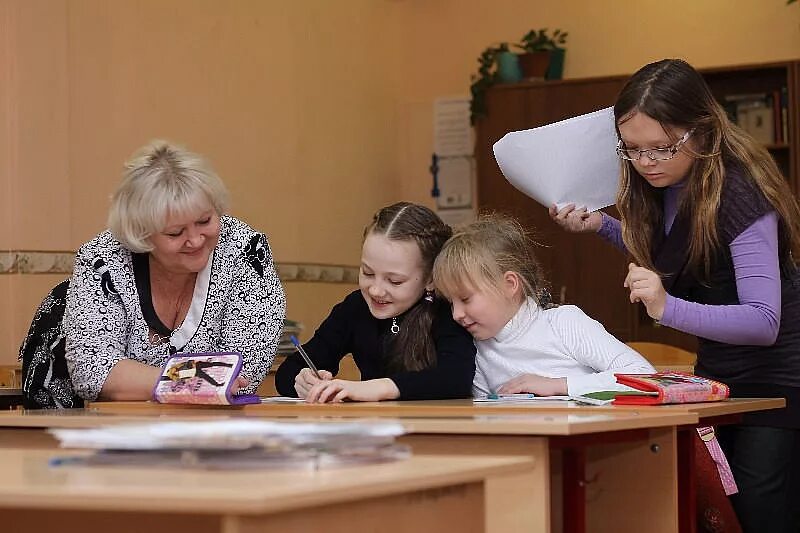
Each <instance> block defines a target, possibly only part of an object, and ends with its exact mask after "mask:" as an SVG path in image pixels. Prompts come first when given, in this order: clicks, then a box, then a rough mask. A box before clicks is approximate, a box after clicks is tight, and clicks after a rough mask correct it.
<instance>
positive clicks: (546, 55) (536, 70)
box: [519, 50, 550, 80]
mask: <svg viewBox="0 0 800 533" xmlns="http://www.w3.org/2000/svg"><path fill="white" fill-rule="evenodd" d="M549 65H550V51H549V50H545V51H542V52H529V53H527V54H520V55H519V68H520V69H521V70H522V77H523V78H524V79H526V80H543V79H544V75H545V74H546V73H547V67H548V66H549Z"/></svg>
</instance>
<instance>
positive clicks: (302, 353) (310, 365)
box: [289, 335, 322, 379]
mask: <svg viewBox="0 0 800 533" xmlns="http://www.w3.org/2000/svg"><path fill="white" fill-rule="evenodd" d="M289 339H290V340H291V341H292V344H294V347H295V348H297V351H298V352H299V353H300V356H301V357H302V358H303V361H305V362H306V365H308V368H310V369H311V371H312V372H313V373H314V375H315V376H317V379H322V376H320V375H319V370H317V367H316V366H314V362H313V361H311V358H310V357H309V356H308V354H307V353H306V351H305V350H304V349H303V347H302V346H300V341H298V340H297V337H295V336H294V335H292V336H291V337H289Z"/></svg>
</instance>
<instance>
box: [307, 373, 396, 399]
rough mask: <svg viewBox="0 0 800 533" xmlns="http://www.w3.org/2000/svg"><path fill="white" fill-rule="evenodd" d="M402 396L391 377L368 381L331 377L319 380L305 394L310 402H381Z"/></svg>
mask: <svg viewBox="0 0 800 533" xmlns="http://www.w3.org/2000/svg"><path fill="white" fill-rule="evenodd" d="M399 397H400V390H399V389H398V388H397V385H395V384H394V381H392V380H391V379H389V378H380V379H370V380H367V381H350V380H346V379H330V380H322V381H319V382H318V383H317V384H316V385H314V386H313V387H311V389H310V390H309V391H308V394H307V395H306V396H305V399H306V402H308V403H327V402H341V401H344V400H355V401H358V402H379V401H381V400H394V399H396V398H399Z"/></svg>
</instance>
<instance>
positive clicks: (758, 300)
mask: <svg viewBox="0 0 800 533" xmlns="http://www.w3.org/2000/svg"><path fill="white" fill-rule="evenodd" d="M681 188H682V184H678V185H674V186H672V187H668V188H667V189H666V190H665V191H664V232H665V234H669V231H670V229H671V228H672V223H673V222H674V221H675V215H676V214H677V212H678V195H679V194H680V191H681ZM602 216H603V222H602V224H601V225H600V229H599V230H598V234H599V235H600V236H601V237H603V238H604V239H605V240H607V241H609V242H610V243H612V244H613V245H615V246H617V247H618V248H620V249H622V250H625V244H624V243H623V242H622V227H621V225H620V222H619V220H617V219H615V218H613V217H611V216H609V215H606V214H605V213H603V214H602ZM730 252H731V258H732V259H733V270H734V274H735V276H736V292H737V294H738V297H739V304H738V305H706V304H700V303H695V302H689V301H687V300H682V299H680V298H675V297H674V296H672V295H670V294H667V301H666V305H665V307H664V315H663V316H662V317H661V320H660V322H661V324H663V325H665V326H669V327H671V328H674V329H677V330H679V331H683V332H686V333H690V334H692V335H697V336H698V337H704V338H706V339H710V340H714V341H718V342H724V343H728V344H746V345H757V346H770V345H772V344H774V343H775V340H776V338H777V337H778V329H779V326H780V322H781V277H780V266H779V263H778V215H777V213H776V212H775V211H770V212H769V213H767V214H765V215H763V216H762V217H761V218H758V219H756V220H755V222H753V223H752V224H751V225H750V226H749V227H747V228H746V229H745V230H744V231H742V232H741V233H740V234H739V235H738V236H737V237H736V238H735V239H734V240H733V241H732V242H731V244H730Z"/></svg>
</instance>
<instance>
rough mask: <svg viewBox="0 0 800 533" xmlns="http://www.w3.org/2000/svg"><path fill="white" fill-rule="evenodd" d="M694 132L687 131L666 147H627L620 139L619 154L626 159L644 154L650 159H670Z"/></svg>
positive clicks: (631, 159) (636, 158)
mask: <svg viewBox="0 0 800 533" xmlns="http://www.w3.org/2000/svg"><path fill="white" fill-rule="evenodd" d="M692 133H694V130H689V131H687V132H686V133H684V134H683V137H681V138H680V139H678V142H676V143H675V144H673V145H672V146H667V147H666V148H647V149H645V150H637V149H636V148H625V143H623V142H622V139H620V140H619V142H617V155H618V156H619V157H620V159H624V160H626V161H638V160H639V158H640V157H642V154H647V157H648V158H649V159H650V161H669V160H670V159H672V158H673V157H675V154H677V153H678V150H680V149H681V146H683V145H684V144H685V143H686V141H687V140H688V139H689V136H690V135H691V134H692Z"/></svg>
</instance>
